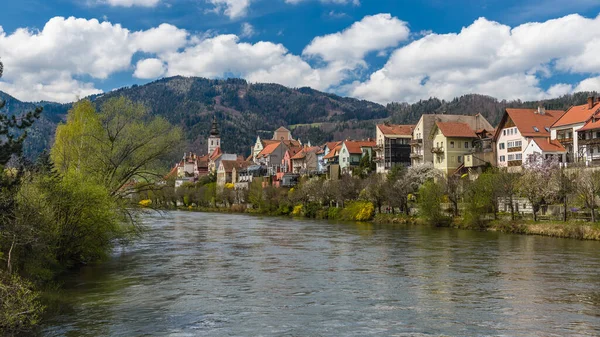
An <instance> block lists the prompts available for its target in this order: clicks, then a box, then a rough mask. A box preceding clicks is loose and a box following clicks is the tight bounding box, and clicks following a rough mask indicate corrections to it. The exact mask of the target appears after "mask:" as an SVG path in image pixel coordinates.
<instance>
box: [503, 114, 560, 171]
mask: <svg viewBox="0 0 600 337" xmlns="http://www.w3.org/2000/svg"><path fill="white" fill-rule="evenodd" d="M564 114H565V112H564V111H561V110H545V109H544V108H542V107H538V108H537V109H506V110H505V112H504V115H503V116H502V120H501V121H500V124H499V125H498V128H497V129H496V134H495V135H494V143H495V148H496V161H497V165H498V167H508V168H510V170H512V171H515V170H517V171H518V170H520V169H521V167H522V165H523V161H524V160H525V159H526V158H524V157H523V153H524V151H525V149H527V146H528V145H529V142H530V141H532V140H533V139H538V142H536V143H537V144H538V145H539V144H541V143H542V141H545V140H546V139H547V138H550V127H551V126H552V125H553V124H554V123H555V122H556V121H557V120H559V119H560V118H561V117H562V116H563V115H564ZM563 159H564V158H562V156H561V158H559V160H560V161H563Z"/></svg>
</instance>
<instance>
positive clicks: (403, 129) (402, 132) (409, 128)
mask: <svg viewBox="0 0 600 337" xmlns="http://www.w3.org/2000/svg"><path fill="white" fill-rule="evenodd" d="M377 127H378V128H379V130H381V133H383V134H384V135H386V136H387V135H393V136H412V132H413V130H414V128H415V126H414V125H398V124H377Z"/></svg>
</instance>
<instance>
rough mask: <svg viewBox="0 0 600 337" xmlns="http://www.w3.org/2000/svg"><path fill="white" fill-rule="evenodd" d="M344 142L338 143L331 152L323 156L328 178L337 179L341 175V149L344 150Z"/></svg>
mask: <svg viewBox="0 0 600 337" xmlns="http://www.w3.org/2000/svg"><path fill="white" fill-rule="evenodd" d="M342 146H343V144H342V142H339V143H337V145H335V147H333V148H332V149H331V150H329V152H328V153H327V154H326V155H325V156H324V157H323V161H324V163H325V167H326V172H327V179H331V180H337V179H339V177H340V173H341V172H340V151H341V150H342Z"/></svg>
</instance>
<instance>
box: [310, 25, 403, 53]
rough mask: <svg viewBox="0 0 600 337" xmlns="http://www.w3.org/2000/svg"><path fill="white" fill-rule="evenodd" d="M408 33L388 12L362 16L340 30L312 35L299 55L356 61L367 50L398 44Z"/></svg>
mask: <svg viewBox="0 0 600 337" xmlns="http://www.w3.org/2000/svg"><path fill="white" fill-rule="evenodd" d="M409 32H410V31H409V29H408V27H407V24H406V22H404V21H400V20H398V18H395V17H392V16H391V15H390V14H377V15H373V16H365V17H364V18H363V19H362V20H361V21H358V22H355V23H354V24H352V26H350V27H349V28H347V29H345V30H344V31H342V32H339V33H335V34H329V35H325V36H319V37H316V38H314V39H313V40H312V42H311V43H310V44H309V45H308V46H306V48H304V51H303V52H302V54H303V55H307V56H319V57H321V58H322V59H323V60H325V61H328V62H330V61H337V60H345V61H349V62H356V61H360V60H362V59H363V58H364V57H365V55H366V54H367V53H369V52H372V51H378V50H382V49H385V48H389V47H395V46H397V45H398V43H400V42H401V41H404V40H406V39H407V38H408V35H409Z"/></svg>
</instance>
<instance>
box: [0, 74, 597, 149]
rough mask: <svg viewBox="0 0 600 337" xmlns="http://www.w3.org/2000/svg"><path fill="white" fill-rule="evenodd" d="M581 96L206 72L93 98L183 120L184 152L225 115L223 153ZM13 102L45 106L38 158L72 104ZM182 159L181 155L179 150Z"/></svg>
mask: <svg viewBox="0 0 600 337" xmlns="http://www.w3.org/2000/svg"><path fill="white" fill-rule="evenodd" d="M590 94H595V93H587V92H582V93H577V94H573V95H566V96H562V97H559V98H556V99H551V100H545V101H530V102H521V101H505V100H497V99H495V98H493V97H489V96H484V95H476V94H471V95H465V96H462V97H458V98H455V99H453V100H450V101H445V100H440V99H437V98H430V99H428V100H421V101H419V102H416V103H414V104H408V103H390V104H388V105H387V106H383V105H380V104H377V103H373V102H369V101H365V100H358V99H354V98H346V97H340V96H337V95H334V94H329V93H324V92H320V91H317V90H314V89H311V88H287V87H284V86H282V85H278V84H266V83H257V84H250V83H248V82H246V81H245V80H242V79H226V80H210V79H205V78H198V77H180V76H177V77H169V78H164V79H160V80H157V81H154V82H151V83H148V84H145V85H140V86H138V85H134V86H132V87H127V88H122V89H118V90H115V91H111V92H109V93H106V94H102V95H95V96H91V97H89V98H90V99H91V100H92V101H93V102H95V103H96V104H98V105H101V104H102V103H103V102H104V101H106V100H107V99H109V98H111V97H117V96H121V95H122V96H126V97H129V98H130V99H132V100H134V101H137V102H141V103H143V104H145V105H146V106H147V107H148V109H149V111H150V113H151V114H152V115H159V116H163V117H165V118H166V119H167V120H169V121H170V122H171V123H172V124H175V125H180V126H181V127H182V128H183V129H184V130H185V134H186V138H187V146H186V148H182V149H181V150H182V151H181V152H182V153H183V152H184V151H195V152H198V153H205V152H206V150H205V149H206V137H207V135H208V131H209V129H210V125H211V120H212V118H213V115H215V116H216V117H217V119H218V120H219V126H220V129H221V138H222V141H223V150H224V151H226V152H235V153H240V154H245V155H248V154H249V153H250V146H252V145H253V144H254V142H255V140H256V135H257V134H258V135H260V136H261V137H268V138H270V137H271V136H272V131H273V130H275V129H277V128H278V127H279V126H286V127H288V128H289V129H290V130H292V132H293V135H294V137H296V138H300V139H301V140H302V141H303V142H308V141H310V142H311V143H312V144H320V143H323V142H325V141H330V140H334V139H345V138H354V139H362V138H367V137H374V136H375V127H374V126H375V124H377V123H380V122H382V121H384V120H389V121H391V122H393V123H401V124H408V123H416V122H417V121H418V120H419V118H420V117H421V115H422V114H424V113H446V114H475V113H481V114H482V115H484V116H485V117H486V118H488V120H489V121H490V122H491V123H492V124H497V123H498V122H499V121H500V118H501V117H502V113H503V112H504V109H505V108H507V107H531V108H534V107H537V106H538V105H543V106H545V107H546V108H548V109H567V108H568V107H569V106H571V105H576V104H584V103H585V101H586V99H587V97H588V95H590ZM0 99H4V100H6V101H7V106H6V108H5V109H4V111H2V113H9V114H19V113H22V112H25V111H28V110H32V109H33V108H34V107H35V106H42V107H43V108H44V112H43V114H42V118H41V119H40V121H38V122H37V123H36V124H35V127H34V128H33V130H32V131H31V132H30V133H29V137H28V139H27V142H26V144H25V153H26V155H27V156H28V157H30V158H34V157H35V156H36V155H37V154H39V153H40V152H41V151H43V150H44V149H47V148H48V147H49V146H50V144H51V143H52V137H53V134H54V130H55V128H56V125H57V124H58V123H59V122H61V121H64V118H65V116H66V113H67V112H68V110H69V109H70V108H71V106H72V104H58V103H52V102H39V103H25V102H20V101H19V100H17V99H15V98H13V97H11V96H9V95H6V94H3V93H1V92H0ZM174 155H176V156H177V157H178V156H180V154H174Z"/></svg>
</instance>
